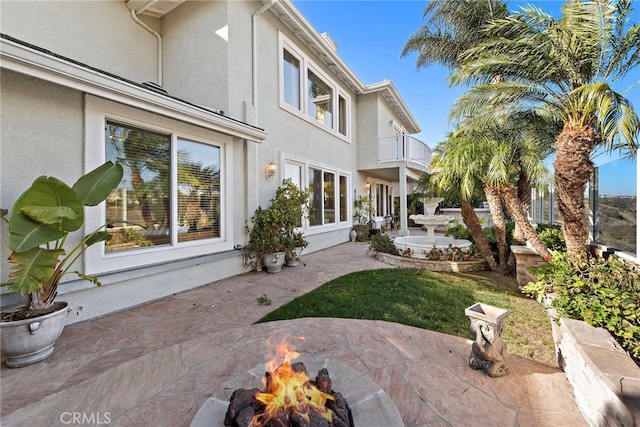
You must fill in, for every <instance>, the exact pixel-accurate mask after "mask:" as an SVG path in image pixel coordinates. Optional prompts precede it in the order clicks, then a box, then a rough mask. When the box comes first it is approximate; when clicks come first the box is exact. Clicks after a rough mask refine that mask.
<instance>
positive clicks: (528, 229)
mask: <svg viewBox="0 0 640 427" xmlns="http://www.w3.org/2000/svg"><path fill="white" fill-rule="evenodd" d="M500 195H501V196H502V200H504V203H505V204H506V205H507V209H508V210H509V213H510V214H511V216H512V217H513V219H514V220H515V222H516V224H518V226H519V227H520V228H521V229H522V231H523V233H524V236H525V237H526V238H527V240H528V241H529V243H530V244H531V246H533V248H534V249H535V250H536V252H538V255H540V256H541V257H542V258H543V259H544V260H549V259H550V258H551V254H550V253H549V250H548V249H547V247H546V246H545V245H544V244H543V243H542V240H540V236H538V233H537V232H536V230H535V229H534V228H533V226H532V225H531V223H530V222H529V216H528V215H527V213H526V212H525V211H524V209H523V208H522V206H520V203H519V202H518V194H517V190H516V188H515V187H513V186H511V185H510V186H508V187H502V188H501V189H500Z"/></svg>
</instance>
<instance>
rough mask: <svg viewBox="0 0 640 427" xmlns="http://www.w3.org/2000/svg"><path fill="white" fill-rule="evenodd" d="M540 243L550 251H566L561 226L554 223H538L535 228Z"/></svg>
mask: <svg viewBox="0 0 640 427" xmlns="http://www.w3.org/2000/svg"><path fill="white" fill-rule="evenodd" d="M536 231H537V232H538V236H540V240H542V243H543V244H544V245H545V246H546V247H547V248H549V249H551V250H552V251H561V252H566V251H567V244H566V242H565V241H564V234H563V233H562V227H560V226H559V225H555V224H538V227H537V229H536Z"/></svg>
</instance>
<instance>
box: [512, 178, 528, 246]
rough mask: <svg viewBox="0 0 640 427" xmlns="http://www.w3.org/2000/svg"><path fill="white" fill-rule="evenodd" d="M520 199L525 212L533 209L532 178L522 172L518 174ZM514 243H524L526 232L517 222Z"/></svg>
mask: <svg viewBox="0 0 640 427" xmlns="http://www.w3.org/2000/svg"><path fill="white" fill-rule="evenodd" d="M517 185H518V200H519V201H520V205H521V206H522V209H524V211H525V212H529V210H530V209H531V180H530V179H529V177H527V175H526V174H524V173H520V176H518V183H517ZM513 244H515V245H522V244H524V233H523V232H522V230H521V229H520V227H518V225H517V224H516V228H515V230H513Z"/></svg>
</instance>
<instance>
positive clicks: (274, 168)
mask: <svg viewBox="0 0 640 427" xmlns="http://www.w3.org/2000/svg"><path fill="white" fill-rule="evenodd" d="M264 172H265V176H266V177H267V180H269V179H271V178H273V177H274V176H276V173H277V172H278V165H277V164H275V162H274V161H273V160H271V162H270V163H269V164H268V165H267V167H266V168H265V171H264Z"/></svg>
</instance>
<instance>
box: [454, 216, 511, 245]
mask: <svg viewBox="0 0 640 427" xmlns="http://www.w3.org/2000/svg"><path fill="white" fill-rule="evenodd" d="M515 227H516V224H515V222H513V221H507V222H506V223H505V228H506V231H507V244H509V245H510V244H511V242H512V241H513V231H514V229H515ZM482 232H483V233H484V235H485V236H486V237H487V240H488V241H489V244H490V245H491V246H492V247H493V248H496V247H497V244H498V238H497V237H496V228H495V227H484V228H483V229H482ZM444 235H445V236H448V237H453V238H454V239H466V240H469V241H470V242H471V243H475V240H474V239H473V236H471V233H470V232H469V229H468V228H467V227H465V226H464V224H460V223H456V224H455V225H450V226H449V227H448V228H447V230H446V231H445V233H444Z"/></svg>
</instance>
